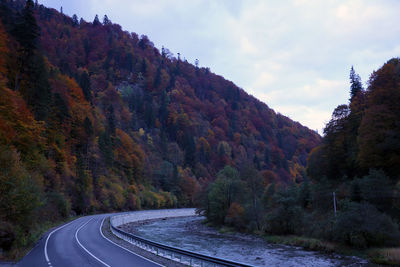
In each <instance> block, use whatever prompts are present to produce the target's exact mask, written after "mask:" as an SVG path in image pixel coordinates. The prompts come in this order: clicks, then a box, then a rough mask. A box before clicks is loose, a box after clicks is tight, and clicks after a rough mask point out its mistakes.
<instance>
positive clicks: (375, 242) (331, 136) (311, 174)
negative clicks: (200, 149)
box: [202, 58, 400, 249]
mask: <svg viewBox="0 0 400 267" xmlns="http://www.w3.org/2000/svg"><path fill="white" fill-rule="evenodd" d="M349 91H350V99H349V103H348V104H343V105H339V106H338V107H337V108H336V109H335V110H334V111H333V114H332V119H331V120H330V121H329V122H328V123H327V124H326V126H325V128H324V137H323V139H322V142H321V144H320V145H318V146H317V147H315V148H314V149H313V150H312V151H311V153H310V156H309V158H308V166H307V176H305V177H304V178H305V179H304V180H303V181H302V182H301V183H300V184H297V183H295V182H294V181H292V182H291V183H283V184H282V183H279V182H276V181H274V180H266V179H263V178H264V177H263V176H262V175H261V174H260V172H258V171H257V169H256V168H252V167H249V168H244V169H241V170H237V169H236V168H234V167H232V166H227V167H225V168H224V169H223V170H221V171H220V172H219V173H218V174H217V179H216V180H215V181H214V182H213V183H212V184H211V185H210V186H209V191H208V192H207V193H206V194H205V197H204V201H203V205H202V210H203V211H204V212H205V214H206V215H207V218H208V220H209V221H211V222H213V223H214V224H217V225H228V226H233V227H236V228H238V229H241V230H243V231H252V232H261V233H265V234H268V235H271V234H272V235H297V236H303V237H308V238H310V237H311V238H317V239H319V240H325V241H328V242H332V241H333V242H335V243H336V244H339V245H346V246H350V247H355V248H357V249H366V248H371V247H382V246H386V247H390V246H398V244H399V241H400V231H399V224H398V222H399V221H400V201H399V198H400V176H399V173H400V106H399V103H400V59H399V58H394V59H391V60H389V61H388V62H387V63H385V64H384V65H383V66H382V67H381V68H380V69H379V70H377V71H375V72H373V73H372V75H371V76H370V79H369V81H368V88H367V89H366V90H365V89H364V88H363V85H362V82H361V78H360V76H359V75H358V74H357V73H356V72H355V71H354V69H353V67H352V68H351V71H350V90H349ZM310 222H311V223H310Z"/></svg>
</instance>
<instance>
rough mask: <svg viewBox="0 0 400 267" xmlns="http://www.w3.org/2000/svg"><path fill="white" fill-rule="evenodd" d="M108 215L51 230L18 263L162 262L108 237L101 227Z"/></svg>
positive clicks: (61, 265)
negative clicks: (124, 247) (120, 245)
mask: <svg viewBox="0 0 400 267" xmlns="http://www.w3.org/2000/svg"><path fill="white" fill-rule="evenodd" d="M114 215H115V214H114ZM108 216H109V215H107V214H101V215H93V216H86V217H82V218H79V219H76V220H74V221H72V222H70V223H67V224H64V225H62V226H59V227H57V228H54V229H52V230H50V231H49V232H48V233H47V234H45V235H44V236H43V237H42V239H41V240H40V241H39V242H38V243H37V245H36V246H35V247H34V248H33V249H32V250H31V251H30V252H29V253H28V255H26V256H25V257H24V258H23V259H22V260H21V261H20V262H18V264H17V266H24V267H25V266H26V267H32V266H35V267H36V266H46V267H53V266H54V267H70V266H79V267H84V266H102V267H110V266H138V267H142V266H143V267H147V266H149V267H150V266H151V267H154V266H157V267H159V266H162V265H159V264H158V263H155V262H152V261H150V260H148V259H145V258H143V257H141V256H139V255H137V254H135V253H133V252H130V251H128V250H126V249H123V248H121V247H119V246H118V245H116V244H115V243H113V242H112V241H111V240H109V239H108V238H107V237H105V236H104V235H103V234H102V233H101V231H100V229H101V226H102V223H103V220H104V219H105V218H106V217H108Z"/></svg>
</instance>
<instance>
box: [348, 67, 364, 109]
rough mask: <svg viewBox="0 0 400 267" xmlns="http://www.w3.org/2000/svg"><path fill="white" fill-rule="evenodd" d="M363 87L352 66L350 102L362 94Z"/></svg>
mask: <svg viewBox="0 0 400 267" xmlns="http://www.w3.org/2000/svg"><path fill="white" fill-rule="evenodd" d="M363 90H364V89H363V86H362V83H361V78H360V75H358V74H357V73H356V72H355V71H354V68H353V66H351V70H350V101H352V100H353V98H354V97H355V96H357V95H358V94H359V93H360V92H362V91H363Z"/></svg>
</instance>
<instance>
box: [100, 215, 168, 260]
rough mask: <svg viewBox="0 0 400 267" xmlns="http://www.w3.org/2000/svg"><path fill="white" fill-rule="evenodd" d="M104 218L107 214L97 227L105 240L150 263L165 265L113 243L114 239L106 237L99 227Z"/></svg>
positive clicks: (101, 226)
mask: <svg viewBox="0 0 400 267" xmlns="http://www.w3.org/2000/svg"><path fill="white" fill-rule="evenodd" d="M106 218H107V216H106V217H104V218H103V220H102V221H101V224H100V228H99V231H100V234H101V236H102V237H103V238H104V239H106V240H107V241H109V242H110V243H112V244H114V245H116V246H117V247H119V248H122V249H123V250H126V251H127V252H129V253H131V254H133V255H135V256H138V257H140V258H142V259H145V260H147V261H150V262H152V263H154V264H157V265H158V266H161V267H165V266H164V265H161V264H159V263H157V262H155V261H152V260H150V259H148V258H146V257H143V256H141V255H139V254H136V253H135V252H133V251H131V250H129V249H127V248H124V247H123V246H120V245H118V244H117V243H115V242H114V241H112V240H111V239H109V238H107V237H106V236H105V235H104V234H103V232H102V231H101V229H102V228H103V224H104V220H105V219H106ZM110 223H111V222H110ZM125 242H127V241H125ZM128 243H129V242H128Z"/></svg>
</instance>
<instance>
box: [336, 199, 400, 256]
mask: <svg viewBox="0 0 400 267" xmlns="http://www.w3.org/2000/svg"><path fill="white" fill-rule="evenodd" d="M342 205H343V204H342ZM333 239H334V240H335V241H338V242H341V243H344V244H347V245H350V246H354V247H358V248H366V247H372V246H377V247H379V246H391V245H396V244H398V242H399V241H400V232H399V229H398V226H397V225H396V224H395V223H394V222H393V221H392V219H391V218H390V217H389V216H388V215H386V214H384V213H381V212H379V211H378V210H377V209H376V208H375V207H374V206H372V205H371V204H368V203H355V202H348V203H346V204H344V205H343V210H342V211H340V212H339V213H338V217H337V221H336V223H335V225H334V236H333Z"/></svg>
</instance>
